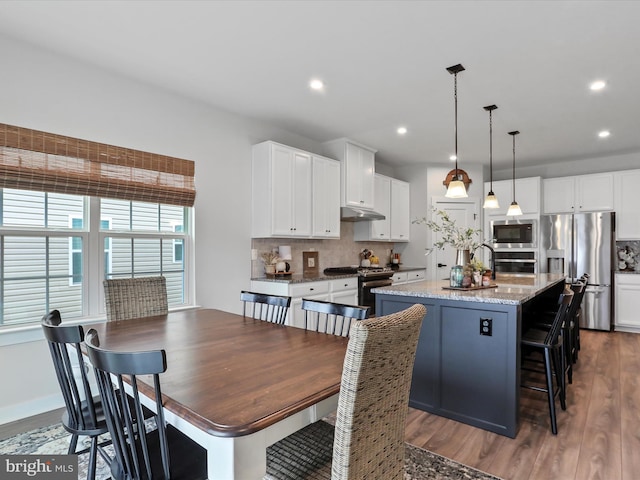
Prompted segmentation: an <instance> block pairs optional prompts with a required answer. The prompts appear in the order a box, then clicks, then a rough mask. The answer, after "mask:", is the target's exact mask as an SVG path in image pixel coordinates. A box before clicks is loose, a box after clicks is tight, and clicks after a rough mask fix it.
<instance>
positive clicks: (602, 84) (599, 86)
mask: <svg viewBox="0 0 640 480" xmlns="http://www.w3.org/2000/svg"><path fill="white" fill-rule="evenodd" d="M606 86H607V83H606V82H605V81H604V80H596V81H595V82H593V83H592V84H591V85H589V88H590V89H591V90H594V91H597V90H602V89H603V88H604V87H606Z"/></svg>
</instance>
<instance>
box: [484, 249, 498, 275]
mask: <svg viewBox="0 0 640 480" xmlns="http://www.w3.org/2000/svg"><path fill="white" fill-rule="evenodd" d="M481 247H487V248H488V249H489V250H491V280H495V279H496V251H495V250H494V249H493V247H492V246H491V245H489V244H488V243H483V244H482V245H481Z"/></svg>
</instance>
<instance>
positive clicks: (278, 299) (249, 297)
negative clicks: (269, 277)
mask: <svg viewBox="0 0 640 480" xmlns="http://www.w3.org/2000/svg"><path fill="white" fill-rule="evenodd" d="M240 300H241V301H242V302H243V303H242V315H243V316H245V317H246V316H248V315H247V310H250V315H249V316H251V317H252V318H255V319H256V320H264V321H266V322H271V323H277V324H279V325H284V323H285V321H286V319H287V313H288V312H289V307H290V306H291V297H286V296H282V295H268V294H266V293H256V292H248V291H246V290H243V291H241V292H240ZM248 305H249V307H248Z"/></svg>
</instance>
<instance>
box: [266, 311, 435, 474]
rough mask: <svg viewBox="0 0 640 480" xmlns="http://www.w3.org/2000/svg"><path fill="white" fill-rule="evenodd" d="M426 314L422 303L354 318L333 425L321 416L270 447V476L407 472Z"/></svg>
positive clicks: (268, 454) (268, 453)
mask: <svg viewBox="0 0 640 480" xmlns="http://www.w3.org/2000/svg"><path fill="white" fill-rule="evenodd" d="M425 314H426V308H425V307H424V305H419V304H416V305H413V306H412V307H409V308H407V309H406V310H403V311H401V312H397V313H393V314H391V315H385V316H381V317H374V318H369V319H366V320H361V321H357V322H354V324H353V326H352V328H351V334H350V336H349V343H348V346H347V352H346V354H345V359H344V366H343V370H342V381H341V384H340V394H339V397H338V410H337V413H336V424H335V429H334V428H331V427H330V426H328V425H327V424H326V423H323V422H316V423H313V424H311V425H309V426H308V427H305V428H304V429H302V430H299V431H298V432H295V433H293V434H292V435H290V436H288V437H286V438H284V439H283V440H281V441H279V442H277V443H276V444H274V445H273V446H272V447H269V449H267V475H266V477H265V478H267V479H274V480H279V479H283V480H284V479H291V478H297V479H309V478H313V479H316V478H323V479H327V478H332V479H341V480H362V479H385V480H401V479H403V478H404V458H405V447H404V429H405V421H406V417H407V412H408V404H409V389H410V386H411V376H412V372H413V364H414V361H415V354H416V346H417V344H418V336H419V335H420V327H421V325H422V320H423V318H424V316H425ZM327 444H329V445H332V447H331V448H330V449H329V451H327V450H328V449H327V448H326V445H327Z"/></svg>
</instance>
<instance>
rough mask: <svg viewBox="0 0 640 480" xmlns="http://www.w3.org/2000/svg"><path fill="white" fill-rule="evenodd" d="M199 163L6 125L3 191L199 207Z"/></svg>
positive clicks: (0, 161) (0, 153) (0, 167)
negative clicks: (14, 190)
mask: <svg viewBox="0 0 640 480" xmlns="http://www.w3.org/2000/svg"><path fill="white" fill-rule="evenodd" d="M194 171H195V166H194V162H192V161H191V160H183V159H180V158H173V157H167V156H166V155H158V154H155V153H148V152H141V151H139V150H132V149H130V148H122V147H115V146H112V145H105V144H103V143H97V142H91V141H88V140H80V139H78V138H72V137H65V136H63V135H56V134H53V133H47V132H40V131H38V130H31V129H28V128H22V127H15V126H12V125H5V124H0V188H17V189H23V190H38V191H45V192H55V193H68V194H74V195H90V196H94V197H107V198H117V199H121V200H134V201H140V202H151V203H165V204H169V205H180V206H185V207H191V206H193V203H194V201H195V196H196V191H195V184H194Z"/></svg>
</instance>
